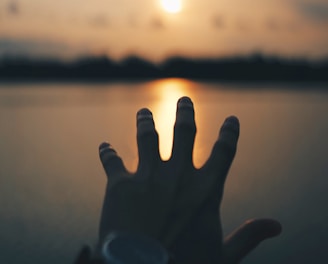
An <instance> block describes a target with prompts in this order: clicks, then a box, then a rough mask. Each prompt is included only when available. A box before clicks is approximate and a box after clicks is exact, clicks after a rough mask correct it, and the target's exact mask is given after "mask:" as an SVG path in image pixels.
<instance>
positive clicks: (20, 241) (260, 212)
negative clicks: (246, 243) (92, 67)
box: [0, 80, 328, 264]
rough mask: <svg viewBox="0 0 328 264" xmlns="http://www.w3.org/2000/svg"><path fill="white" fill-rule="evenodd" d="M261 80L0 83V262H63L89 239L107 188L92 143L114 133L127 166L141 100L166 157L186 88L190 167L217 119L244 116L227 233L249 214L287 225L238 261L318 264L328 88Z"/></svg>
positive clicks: (326, 180)
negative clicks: (192, 114) (191, 124)
mask: <svg viewBox="0 0 328 264" xmlns="http://www.w3.org/2000/svg"><path fill="white" fill-rule="evenodd" d="M258 86H259V87H255V86H252V85H249V86H248V87H246V86H237V85H224V84H216V83H211V84H206V83H193V82H187V81H182V80H164V81H156V82H146V83H130V84H124V83H117V84H87V85H86V84H28V85H26V84H22V85H17V84H16V85H8V84H7V85H6V84H1V85H0V121H1V127H0V138H1V141H0V162H1V163H0V164H1V165H0V223H1V227H0V230H1V236H0V237H1V240H0V263H7V264H11V263H15V264H16V263H28V264H32V263H33V264H34V263H50V264H55V263H58V264H59V263H64V264H68V263H71V262H72V261H73V258H74V257H75V255H76V253H77V252H78V250H79V248H80V246H81V245H82V244H84V243H89V244H93V243H94V242H95V240H96V234H97V225H98V219H99V214H100V208H101V203H102V199H103V193H104V188H105V175H104V173H103V171H102V168H101V165H100V162H99V161H98V153H97V148H98V144H99V143H100V142H102V141H104V140H108V141H109V142H111V143H112V144H113V145H114V147H115V148H116V149H117V151H118V152H119V154H120V155H121V156H122V157H123V158H124V160H125V162H126V165H127V166H128V168H129V169H130V170H134V169H135V168H136V164H137V150H136V141H135V133H136V129H135V112H136V111H137V110H138V109H139V108H141V107H144V106H146V107H148V108H150V109H151V110H152V111H153V114H154V118H155V122H156V127H157V129H158V131H159V134H160V145H161V146H160V147H161V153H162V156H163V158H168V156H169V153H170V148H171V141H172V127H173V123H174V118H175V105H176V101H177V99H178V98H179V97H180V96H182V95H188V96H190V97H191V98H192V99H193V101H194V104H195V109H196V122H197V126H198V133H197V136H196V144H195V154H194V162H195V164H196V165H197V166H201V164H202V163H203V162H204V161H205V160H206V158H207V157H208V155H209V152H210V150H211V147H212V144H213V143H214V141H215V139H216V137H217V133H218V130H219V127H220V125H221V123H222V121H223V120H224V118H225V117H226V116H228V115H231V114H234V115H236V116H238V117H239V118H240V122H241V137H240V141H239V148H238V152H237V156H236V159H235V162H234V164H233V166H232V169H231V171H230V174H229V177H228V180H227V183H226V189H225V196H224V201H223V205H222V217H223V224H224V230H225V232H226V233H228V232H229V231H231V230H232V229H233V228H234V227H236V226H237V225H239V224H240V223H242V222H243V221H244V220H246V219H248V218H254V217H273V218H276V219H279V220H280V221H281V222H282V224H283V227H284V232H283V234H282V235H281V236H280V237H279V238H277V239H275V240H271V241H267V242H265V243H264V244H262V245H261V246H260V247H259V248H258V250H257V251H255V252H254V253H253V254H252V255H250V256H249V257H248V258H247V259H246V261H245V262H244V263H249V264H251V263H269V264H270V263H286V264H287V263H324V262H325V260H324V259H323V256H324V255H325V252H326V250H327V245H328V210H327V201H328V194H327V186H328V158H327V157H328V140H327V136H328V92H323V91H320V89H314V90H313V89H311V88H313V87H311V88H310V87H305V88H306V89H304V90H302V91H294V90H292V89H285V88H290V87H286V86H279V87H278V86H277V85H258ZM322 87H323V86H322ZM246 88H247V89H246ZM253 88H257V89H253ZM277 88H278V89H277ZM316 88H320V87H316Z"/></svg>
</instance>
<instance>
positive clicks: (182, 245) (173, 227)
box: [99, 97, 281, 264]
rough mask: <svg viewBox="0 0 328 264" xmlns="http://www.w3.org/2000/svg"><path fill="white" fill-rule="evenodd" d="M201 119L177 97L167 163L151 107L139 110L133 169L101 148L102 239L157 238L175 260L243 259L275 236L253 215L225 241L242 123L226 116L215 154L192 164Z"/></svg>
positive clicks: (275, 226) (273, 228)
mask: <svg viewBox="0 0 328 264" xmlns="http://www.w3.org/2000/svg"><path fill="white" fill-rule="evenodd" d="M195 134H196V125H195V119H194V108H193V104H192V102H191V100H190V99H189V98H188V97H183V98H181V99H180V100H179V101H178V106H177V114H176V122H175V126H174V140H173V149H172V155H171V158H170V159H169V160H168V161H162V160H161V158H160V154H159V144H158V134H157V132H156V130H155V126H154V121H153V117H152V114H151V112H150V111H149V110H148V109H142V110H140V111H139V112H138V113H137V143H138V154H139V164H138V168H137V171H136V172H135V173H133V174H132V173H130V172H128V171H127V170H126V168H125V167H124V165H123V162H122V160H121V158H120V157H119V156H118V155H117V153H116V151H115V150H114V149H113V148H112V147H111V146H110V145H109V144H108V143H103V144H101V145H100V147H99V153H100V158H101V162H102V164H103V166H104V169H105V171H106V174H107V177H108V183H107V190H106V194H105V199H104V204H103V210H102V216H101V222H100V230H99V241H100V243H102V242H103V241H104V240H105V239H106V237H107V236H108V234H110V233H111V232H113V231H128V232H133V233H140V234H143V235H147V236H149V237H152V238H155V239H157V240H158V241H160V242H161V244H162V245H163V246H164V247H165V248H166V249H168V251H169V252H171V253H172V254H173V256H174V257H175V259H176V260H177V262H178V263H185V264H192V263H195V264H196V263H197V264H199V263H204V264H206V263H225V264H228V263H229V264H230V263H231V264H232V263H238V262H239V261H240V260H241V259H242V258H243V257H244V256H245V255H246V254H248V253H249V252H250V251H251V250H252V249H253V248H255V247H256V246H257V245H258V244H259V243H260V242H261V241H262V240H264V239H266V238H268V237H272V236H275V235H278V234H279V233H280V231H281V226H280V224H279V223H278V222H276V221H274V220H270V219H262V220H253V221H250V222H247V223H246V224H244V225H243V226H242V227H240V228H239V229H238V230H237V231H236V232H235V233H233V234H232V235H231V236H229V237H228V238H227V239H226V240H225V241H224V242H223V239H222V232H221V222H220V216H219V206H220V202H221V199H222V195H223V187H224V182H225V179H226V176H227V173H228V170H229V168H230V165H231V163H232V160H233V158H234V155H235V152H236V146H237V141H238V137H239V121H238V119H237V118H236V117H233V116H232V117H229V118H227V119H226V120H225V122H224V124H223V125H222V127H221V130H220V133H219V138H218V140H217V141H216V143H215V145H214V147H213V150H212V153H211V155H210V158H209V159H208V160H207V162H206V163H205V164H204V166H203V167H202V168H200V169H195V167H194V166H193V162H192V153H193V146H194V139H195Z"/></svg>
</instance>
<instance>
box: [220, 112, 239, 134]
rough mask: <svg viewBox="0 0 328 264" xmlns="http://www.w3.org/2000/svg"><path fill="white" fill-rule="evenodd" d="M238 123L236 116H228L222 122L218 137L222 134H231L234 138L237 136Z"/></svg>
mask: <svg viewBox="0 0 328 264" xmlns="http://www.w3.org/2000/svg"><path fill="white" fill-rule="evenodd" d="M239 129H240V123H239V119H238V118H237V117H236V116H229V117H227V118H226V119H225V121H224V122H223V125H222V127H221V129H220V135H221V134H223V133H224V132H228V133H233V134H234V135H235V136H237V137H238V136H239Z"/></svg>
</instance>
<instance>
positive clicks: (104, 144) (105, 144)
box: [99, 142, 110, 151]
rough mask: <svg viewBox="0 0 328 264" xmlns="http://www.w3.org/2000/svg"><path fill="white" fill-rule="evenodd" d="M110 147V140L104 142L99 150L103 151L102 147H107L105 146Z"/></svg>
mask: <svg viewBox="0 0 328 264" xmlns="http://www.w3.org/2000/svg"><path fill="white" fill-rule="evenodd" d="M109 147H110V144H109V143H108V142H102V143H101V144H100V145H99V151H101V150H102V149H105V148H109Z"/></svg>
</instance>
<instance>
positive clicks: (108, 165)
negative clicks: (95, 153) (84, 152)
mask: <svg viewBox="0 0 328 264" xmlns="http://www.w3.org/2000/svg"><path fill="white" fill-rule="evenodd" d="M99 157H100V160H101V163H102V165H103V167H104V169H105V172H106V174H107V176H108V177H115V176H119V175H123V174H125V173H126V172H127V171H126V169H125V167H124V164H123V161H122V159H121V158H120V157H119V156H118V155H117V153H116V151H115V150H114V149H113V148H112V146H111V145H110V144H109V143H107V142H104V143H102V144H100V146H99Z"/></svg>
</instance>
